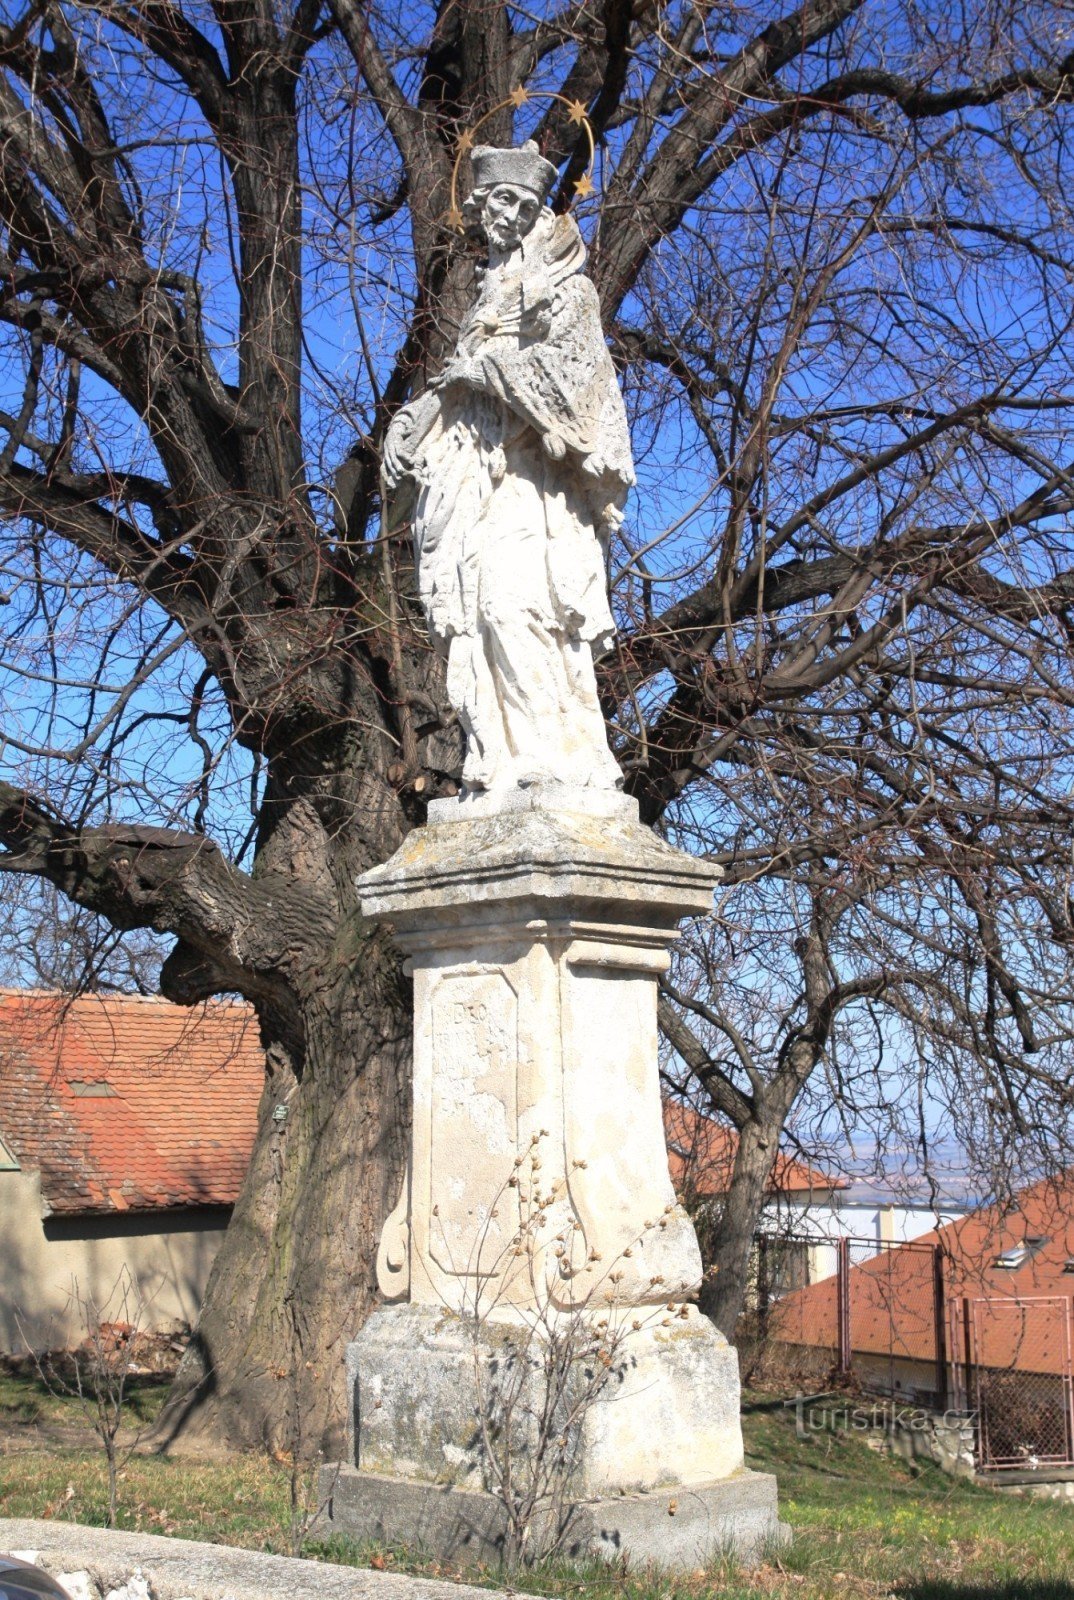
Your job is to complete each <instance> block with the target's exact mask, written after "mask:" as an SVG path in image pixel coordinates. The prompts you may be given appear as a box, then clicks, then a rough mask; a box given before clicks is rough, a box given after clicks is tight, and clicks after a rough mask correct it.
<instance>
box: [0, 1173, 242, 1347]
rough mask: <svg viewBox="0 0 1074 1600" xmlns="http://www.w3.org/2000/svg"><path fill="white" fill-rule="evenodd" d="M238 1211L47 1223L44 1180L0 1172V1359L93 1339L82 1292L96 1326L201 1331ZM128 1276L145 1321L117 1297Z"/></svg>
mask: <svg viewBox="0 0 1074 1600" xmlns="http://www.w3.org/2000/svg"><path fill="white" fill-rule="evenodd" d="M229 1216H230V1207H228V1206H206V1207H202V1208H196V1209H190V1210H185V1211H176V1212H170V1213H167V1214H165V1215H161V1214H157V1215H149V1216H146V1215H141V1216H124V1215H123V1213H118V1214H116V1215H110V1216H106V1217H50V1218H48V1219H47V1220H44V1221H43V1220H42V1217H41V1185H40V1181H39V1177H38V1174H37V1173H36V1172H19V1171H16V1172H3V1171H0V1351H3V1352H5V1353H7V1354H23V1353H25V1351H26V1348H27V1345H28V1344H29V1345H30V1346H31V1347H32V1348H33V1349H36V1350H44V1349H49V1348H52V1349H56V1348H58V1347H60V1346H62V1345H66V1344H76V1343H78V1342H79V1341H80V1340H81V1339H82V1338H84V1337H85V1332H86V1329H85V1326H84V1324H83V1322H82V1319H81V1318H80V1315H79V1311H78V1307H77V1305H76V1304H75V1295H76V1289H77V1293H78V1294H80V1295H81V1297H82V1298H83V1300H88V1301H90V1302H92V1303H93V1304H94V1305H95V1306H96V1307H97V1308H98V1316H97V1320H98V1321H105V1322H119V1321H126V1322H131V1323H136V1324H137V1325H138V1326H140V1327H143V1328H145V1329H147V1330H155V1331H166V1330H168V1329H171V1328H174V1327H176V1326H177V1325H179V1324H182V1323H193V1322H194V1321H195V1319H196V1317H197V1314H198V1309H199V1307H200V1305H201V1298H202V1294H203V1293H204V1290H205V1283H206V1279H207V1278H208V1276H209V1268H210V1267H211V1266H212V1264H213V1258H214V1257H215V1255H216V1252H217V1250H218V1249H219V1246H220V1241H221V1240H222V1238H223V1236H224V1230H225V1229H226V1227H227V1224H228V1218H229ZM124 1267H126V1268H127V1270H128V1272H129V1273H130V1276H131V1278H132V1280H133V1282H134V1284H135V1286H136V1288H137V1291H138V1297H139V1299H140V1302H141V1304H140V1312H139V1314H138V1315H135V1314H134V1307H133V1306H130V1305H129V1306H128V1309H127V1311H126V1312H125V1313H124V1311H123V1309H122V1307H121V1306H120V1305H119V1302H118V1299H117V1298H116V1296H115V1288H116V1283H117V1280H118V1279H119V1278H120V1276H121V1274H122V1272H123V1269H124Z"/></svg>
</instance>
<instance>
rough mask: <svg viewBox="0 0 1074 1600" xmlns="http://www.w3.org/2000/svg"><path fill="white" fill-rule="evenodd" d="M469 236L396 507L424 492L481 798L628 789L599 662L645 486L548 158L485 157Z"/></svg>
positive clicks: (442, 615)
mask: <svg viewBox="0 0 1074 1600" xmlns="http://www.w3.org/2000/svg"><path fill="white" fill-rule="evenodd" d="M472 162H473V176H474V188H473V192H472V193H471V194H470V196H469V197H468V199H467V200H466V202H465V206H464V216H465V217H466V219H467V220H468V222H469V223H470V224H471V225H472V226H474V227H476V228H479V229H480V231H481V233H482V234H483V236H484V239H485V241H486V243H487V247H488V264H487V266H486V267H485V268H484V269H483V270H482V271H481V274H480V290H479V293H478V296H477V300H476V302H475V304H474V305H473V307H472V309H471V311H470V313H469V315H468V317H467V318H466V320H465V322H464V323H463V326H462V328H461V330H460V333H459V338H458V343H457V346H456V348H455V352H454V354H453V356H452V358H451V360H450V361H449V363H448V365H447V367H446V368H445V369H444V371H443V372H442V373H441V374H440V376H439V378H438V379H437V380H436V382H435V383H434V384H433V386H432V387H431V388H430V389H428V390H426V391H425V392H424V393H423V394H422V395H420V396H419V397H418V399H416V400H414V401H412V402H411V404H410V405H407V406H404V407H403V408H402V410H401V411H399V412H398V414H397V415H396V417H395V418H394V420H393V422H392V425H391V427H390V428H389V430H388V435H387V438H386V440H385V446H384V472H385V478H386V481H387V484H388V487H389V489H392V488H394V487H395V486H396V485H398V484H399V483H400V481H401V480H403V479H404V478H410V479H412V480H413V482H414V484H415V486H416V489H417V500H416V506H415V511H414V535H415V544H416V549H417V563H418V583H419V590H420V594H421V600H422V604H423V606H424V608H425V614H426V617H427V619H428V624H429V629H430V632H431V634H432V638H433V642H434V644H435V646H436V648H437V650H438V651H439V652H440V653H441V654H442V655H443V656H444V658H445V659H446V661H447V691H448V696H449V698H450V700H451V703H452V705H453V706H454V708H455V710H456V711H457V713H458V715H459V718H460V720H461V722H462V724H463V727H464V730H465V733H466V760H465V765H464V767H463V783H464V788H465V791H466V792H469V793H472V792H475V791H488V792H491V793H492V794H493V795H495V794H502V793H505V792H507V791H510V790H514V789H517V788H519V787H523V788H525V787H528V786H530V785H540V784H545V783H557V784H562V785H569V786H571V787H577V788H596V789H605V790H608V789H615V788H616V787H617V786H618V785H619V783H620V782H621V774H620V771H619V768H618V766H617V765H616V762H615V760H614V758H613V757H612V754H611V752H610V750H609V749H608V743H607V737H606V734H605V728H604V719H603V716H602V714H601V710H600V705H599V703H598V700H597V689H596V677H595V673H594V669H593V655H594V652H597V653H599V652H600V651H602V650H604V649H605V648H606V647H607V645H608V644H609V642H610V641H611V639H612V637H613V635H614V631H615V624H614V623H613V621H612V615H611V611H610V609H609V606H608V595H607V582H606V578H605V548H606V544H607V539H608V536H609V534H610V533H611V532H612V531H613V530H614V528H615V527H616V526H618V524H619V523H620V522H621V520H622V507H623V504H624V502H625V500H626V495H627V491H628V489H629V488H630V485H631V484H632V483H633V482H634V470H633V464H632V461H631V454H630V440H629V435H628V432H627V426H626V416H625V413H624V410H623V401H622V396H621V395H620V392H619V386H618V383H617V382H616V377H615V371H614V368H613V367H612V363H611V359H610V357H609V355H608V351H607V348H606V346H605V343H604V337H603V334H602V331H601V325H600V310H599V305H598V302H597V295H596V291H595V289H594V288H593V285H592V284H591V283H590V281H589V279H588V278H586V277H584V276H583V275H582V268H583V266H584V265H585V246H584V244H583V242H582V238H581V235H580V234H579V232H578V228H577V225H576V224H575V222H574V221H573V220H572V218H571V217H569V216H554V215H553V213H552V211H551V210H550V209H549V207H548V205H547V200H548V195H549V193H550V190H551V186H552V183H553V181H554V179H555V177H556V169H555V168H554V167H553V166H552V165H551V163H550V162H548V161H546V160H544V158H543V157H542V156H541V155H540V154H539V152H538V150H537V147H536V145H534V144H533V143H529V144H525V145H523V146H522V147H521V148H520V149H506V150H501V149H495V148H492V147H489V146H478V147H477V148H476V149H475V150H474V151H473V154H472Z"/></svg>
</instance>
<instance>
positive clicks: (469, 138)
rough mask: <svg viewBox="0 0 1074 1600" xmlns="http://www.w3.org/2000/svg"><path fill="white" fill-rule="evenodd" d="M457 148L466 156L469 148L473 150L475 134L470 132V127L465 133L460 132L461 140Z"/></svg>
mask: <svg viewBox="0 0 1074 1600" xmlns="http://www.w3.org/2000/svg"><path fill="white" fill-rule="evenodd" d="M455 148H456V150H457V151H458V152H459V155H460V156H464V155H465V154H466V152H467V150H472V149H473V148H474V136H473V134H472V133H471V132H470V130H469V128H467V130H466V132H465V133H460V134H459V142H458V144H457V145H456V146H455Z"/></svg>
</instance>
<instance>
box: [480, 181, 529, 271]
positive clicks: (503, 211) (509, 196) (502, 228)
mask: <svg viewBox="0 0 1074 1600" xmlns="http://www.w3.org/2000/svg"><path fill="white" fill-rule="evenodd" d="M540 210H541V203H540V201H539V200H538V198H537V196H536V195H535V194H533V193H532V192H531V191H530V190H529V189H523V188H522V187H521V186H520V185H518V184H514V183H497V184H496V185H494V187H493V188H491V189H490V190H489V192H488V194H487V195H486V196H485V204H484V206H483V207H482V210H481V225H482V227H483V228H484V231H485V237H486V239H487V240H488V242H489V246H490V248H491V249H492V250H495V251H496V252H497V253H499V254H501V255H508V254H510V252H511V251H512V250H517V249H518V247H519V245H520V244H521V243H522V241H523V239H524V238H525V237H526V235H527V234H528V233H529V231H530V229H531V228H532V227H533V224H534V223H535V222H536V221H537V218H538V216H539V215H540Z"/></svg>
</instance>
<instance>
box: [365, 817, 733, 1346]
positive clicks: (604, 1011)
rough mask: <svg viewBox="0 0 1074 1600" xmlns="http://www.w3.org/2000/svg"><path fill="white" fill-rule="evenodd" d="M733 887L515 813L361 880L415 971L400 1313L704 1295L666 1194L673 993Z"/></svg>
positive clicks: (632, 829) (399, 1232)
mask: <svg viewBox="0 0 1074 1600" xmlns="http://www.w3.org/2000/svg"><path fill="white" fill-rule="evenodd" d="M717 877H718V873H717V872H716V870H715V869H714V868H713V867H712V866H711V865H709V864H707V863H705V862H702V861H697V860H695V859H694V858H692V857H690V856H686V855H684V854H683V853H682V852H680V851H677V850H674V849H672V848H671V846H669V845H667V844H666V843H664V842H663V841H661V840H658V839H657V838H655V836H654V835H653V834H652V832H651V831H650V830H649V829H647V828H642V827H641V826H640V825H639V824H638V823H636V822H631V821H630V820H628V819H625V818H622V817H612V818H609V817H603V818H601V817H594V816H587V815H585V814H584V813H574V812H565V811H555V812H551V811H547V810H542V809H539V808H536V807H519V808H515V809H509V810H507V811H505V812H501V813H497V814H496V815H492V816H487V817H481V818H479V819H477V820H474V821H463V822H456V823H448V822H444V821H439V822H437V824H436V825H435V826H433V827H427V828H421V829H416V830H415V831H414V832H413V833H412V834H411V835H410V836H409V837H408V839H407V840H406V842H405V843H404V844H403V845H402V847H401V848H400V849H399V850H398V851H397V852H396V854H395V855H394V856H393V857H392V859H391V860H390V861H388V862H386V863H385V864H384V865H383V866H380V867H376V868H374V869H373V871H371V872H368V873H366V874H365V875H364V877H363V878H362V879H360V880H359V883H358V891H359V894H360V896H361V901H362V909H363V911H364V912H365V913H366V914H368V915H381V916H383V915H388V916H391V918H392V922H393V925H394V928H395V933H396V937H397V938H398V939H399V941H400V943H401V944H402V945H403V947H404V949H406V950H407V951H408V952H410V954H411V955H412V968H413V974H414V1080H413V1082H414V1090H413V1092H414V1118H413V1134H412V1155H411V1163H410V1169H409V1173H408V1177H407V1184H406V1187H405V1190H404V1194H403V1195H402V1196H401V1197H400V1202H399V1205H398V1207H397V1208H396V1210H395V1211H394V1212H393V1214H392V1216H391V1217H390V1218H389V1221H388V1224H387V1226H386V1228H385V1231H384V1236H383V1238H382V1241H381V1249H380V1258H379V1263H378V1276H379V1282H380V1287H381V1290H382V1292H383V1294H384V1295H385V1297H386V1298H387V1299H390V1300H398V1299H403V1298H409V1299H411V1300H413V1301H416V1302H420V1303H422V1304H425V1305H430V1306H435V1307H438V1308H439V1307H447V1308H449V1309H451V1310H453V1311H457V1312H460V1313H469V1314H471V1315H477V1316H483V1315H485V1314H486V1313H487V1312H488V1310H489V1309H490V1308H491V1307H492V1306H493V1305H496V1306H499V1307H503V1306H504V1305H509V1304H511V1303H518V1304H526V1305H534V1304H542V1303H548V1304H552V1305H554V1306H556V1307H557V1308H560V1309H564V1310H571V1309H573V1308H577V1306H578V1305H579V1303H581V1302H583V1301H588V1300H590V1299H591V1298H592V1297H593V1296H594V1295H596V1296H598V1297H600V1299H601V1302H603V1299H604V1297H605V1296H606V1294H607V1291H608V1288H609V1285H610V1284H611V1282H612V1279H611V1274H612V1273H613V1272H614V1273H615V1274H616V1277H615V1280H614V1287H615V1297H616V1298H617V1300H618V1302H619V1304H620V1305H622V1306H629V1307H637V1306H646V1305H657V1304H660V1303H661V1302H663V1301H666V1300H668V1299H669V1298H674V1297H678V1298H690V1297H692V1296H694V1295H696V1293H697V1289H698V1286H699V1284H700V1279H701V1256H700V1253H699V1251H698V1247H697V1240H696V1237H695V1234H694V1230H693V1226H692V1224H691V1222H690V1220H689V1218H688V1217H687V1216H686V1214H685V1212H684V1211H683V1209H682V1208H681V1206H679V1205H678V1204H677V1201H676V1198H675V1193H674V1190H673V1188H672V1185H671V1180H670V1177H669V1175H668V1166H667V1152H666V1150H665V1146H664V1131H663V1121H662V1116H661V1108H660V1087H659V1078H658V1069H657V1026H656V984H657V979H658V977H659V975H660V974H661V973H662V972H663V971H664V970H666V967H667V964H668V959H669V956H668V947H669V945H670V944H672V943H673V942H674V940H675V939H676V938H677V937H678V931H677V924H678V922H679V920H680V919H681V917H682V916H683V915H684V914H687V913H689V912H690V911H696V910H698V909H702V908H704V909H706V910H707V909H708V908H709V906H710V905H711V897H712V889H713V885H714V883H715V881H716V879H717Z"/></svg>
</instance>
